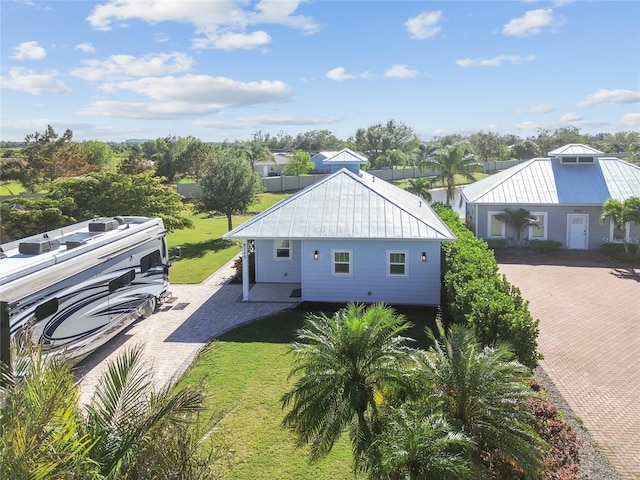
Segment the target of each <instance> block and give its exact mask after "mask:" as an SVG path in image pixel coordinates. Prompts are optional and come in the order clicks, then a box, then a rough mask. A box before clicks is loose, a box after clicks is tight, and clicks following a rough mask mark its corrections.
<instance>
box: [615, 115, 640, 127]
mask: <svg viewBox="0 0 640 480" xmlns="http://www.w3.org/2000/svg"><path fill="white" fill-rule="evenodd" d="M618 125H620V126H622V127H625V128H640V113H626V114H624V115H623V116H621V117H620V119H619V120H618Z"/></svg>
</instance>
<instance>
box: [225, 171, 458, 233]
mask: <svg viewBox="0 0 640 480" xmlns="http://www.w3.org/2000/svg"><path fill="white" fill-rule="evenodd" d="M223 238H235V239H241V238H245V239H258V238H289V239H308V238H315V239H319V238H320V239H329V238H342V239H344V238H352V239H411V240H418V239H422V240H455V238H456V237H455V235H454V234H453V233H452V232H451V230H449V228H448V227H447V226H446V224H445V223H444V222H443V221H442V219H440V217H439V216H438V215H437V214H436V213H435V212H434V211H433V210H432V209H431V207H430V206H429V205H428V204H427V203H426V202H425V201H423V200H422V199H420V198H419V197H417V196H415V195H413V194H411V193H409V192H407V191H406V190H403V189H401V188H398V187H396V186H395V185H392V184H390V183H388V182H385V181H384V180H381V179H379V178H376V177H374V176H373V175H370V174H368V173H366V172H360V175H357V174H354V173H352V172H350V171H348V170H347V169H346V168H343V169H341V170H339V171H338V172H336V173H333V174H332V175H329V176H327V177H325V178H323V179H322V180H319V181H318V182H316V183H314V184H312V185H310V186H308V187H307V188H305V189H303V190H300V191H299V192H298V193H296V194H294V195H292V196H291V197H289V198H287V199H285V200H282V201H280V202H279V203H277V204H275V205H273V206H272V207H271V208H269V209H267V210H265V211H264V212H262V213H260V214H259V215H257V216H255V217H254V218H252V219H251V220H249V221H247V222H245V223H244V224H242V225H240V226H239V227H236V228H235V229H233V230H232V231H230V232H228V233H227V234H225V235H224V237H223Z"/></svg>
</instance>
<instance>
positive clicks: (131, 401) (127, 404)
mask: <svg viewBox="0 0 640 480" xmlns="http://www.w3.org/2000/svg"><path fill="white" fill-rule="evenodd" d="M174 387H175V383H174V382H170V383H169V384H168V385H166V386H165V387H163V388H162V389H160V390H159V391H155V390H154V388H153V384H152V382H151V380H150V376H149V371H148V369H147V368H146V367H145V365H144V364H143V357H142V347H141V346H136V347H135V348H131V349H128V350H126V351H125V352H124V353H123V354H122V355H120V356H119V357H118V358H116V359H115V361H113V362H110V363H109V365H108V367H107V370H106V371H105V373H104V374H103V375H102V377H101V378H100V380H99V382H98V386H97V387H96V391H95V393H94V395H93V397H92V398H91V401H90V402H89V405H88V406H87V416H86V425H85V430H86V433H87V435H88V436H89V437H90V438H91V439H92V440H93V441H94V442H95V445H94V447H93V449H92V450H91V457H92V458H93V460H94V461H95V462H97V463H98V464H99V465H100V470H101V474H102V475H104V477H105V478H106V479H116V478H118V479H120V478H123V479H128V478H137V475H136V472H137V471H138V470H139V469H140V468H141V466H142V465H144V467H145V469H146V470H150V471H152V472H153V471H154V469H155V466H156V465H157V466H159V467H162V466H163V460H162V458H161V456H160V458H154V459H149V456H148V454H147V453H148V452H149V451H154V450H155V451H156V453H159V451H160V450H162V451H164V452H166V453H165V454H168V453H171V452H172V449H171V448H170V446H173V445H175V443H176V441H179V438H177V439H176V438H172V436H171V435H170V433H171V432H174V433H176V434H178V435H184V434H186V431H185V430H180V429H176V427H178V426H180V425H188V424H192V423H193V422H191V421H190V420H192V419H193V418H195V417H196V416H197V414H198V413H200V412H201V411H202V409H203V401H204V397H203V395H202V393H201V392H200V390H199V389H198V388H194V387H190V388H183V389H179V390H178V391H177V392H173V391H172V390H173V388H174ZM156 442H162V448H158V445H156ZM172 442H173V443H172ZM149 460H153V461H149ZM187 463H188V461H187ZM154 478H162V477H161V476H159V475H157V472H156V475H155V476H154Z"/></svg>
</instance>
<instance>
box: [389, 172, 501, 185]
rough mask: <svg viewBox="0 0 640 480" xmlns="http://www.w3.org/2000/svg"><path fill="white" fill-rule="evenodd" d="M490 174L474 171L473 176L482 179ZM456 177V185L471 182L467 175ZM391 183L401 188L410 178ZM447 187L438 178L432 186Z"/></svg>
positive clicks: (407, 183)
mask: <svg viewBox="0 0 640 480" xmlns="http://www.w3.org/2000/svg"><path fill="white" fill-rule="evenodd" d="M489 175H490V174H488V173H474V174H473V176H474V178H475V179H476V181H478V180H482V179H483V178H486V177H488V176H489ZM455 179H456V185H466V184H468V183H470V182H469V180H467V179H466V178H465V177H463V176H462V175H456V176H455ZM391 183H393V184H394V185H395V186H397V187H400V188H407V187H408V186H409V179H408V178H405V179H402V180H394V181H392V182H391ZM444 187H446V185H445V183H444V182H443V181H441V180H438V181H437V182H435V183H434V184H433V187H432V188H444Z"/></svg>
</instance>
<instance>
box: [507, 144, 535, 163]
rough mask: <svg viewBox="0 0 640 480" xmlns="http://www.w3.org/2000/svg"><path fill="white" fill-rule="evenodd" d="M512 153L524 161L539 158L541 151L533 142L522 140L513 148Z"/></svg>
mask: <svg viewBox="0 0 640 480" xmlns="http://www.w3.org/2000/svg"><path fill="white" fill-rule="evenodd" d="M511 153H512V155H513V156H514V157H516V158H517V159H518V160H524V159H530V158H535V157H537V156H539V155H540V149H539V148H538V145H536V143H535V142H534V141H533V140H520V141H518V142H516V143H514V144H513V145H512V146H511Z"/></svg>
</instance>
